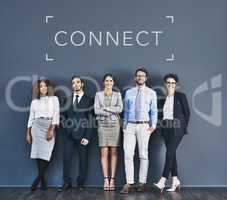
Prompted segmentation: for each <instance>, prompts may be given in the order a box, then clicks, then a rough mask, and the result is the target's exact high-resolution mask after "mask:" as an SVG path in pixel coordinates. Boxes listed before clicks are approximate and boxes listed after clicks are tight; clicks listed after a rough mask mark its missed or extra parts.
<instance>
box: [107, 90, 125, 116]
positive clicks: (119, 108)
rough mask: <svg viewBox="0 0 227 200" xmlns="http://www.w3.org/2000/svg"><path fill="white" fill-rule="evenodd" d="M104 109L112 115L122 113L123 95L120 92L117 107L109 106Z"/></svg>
mask: <svg viewBox="0 0 227 200" xmlns="http://www.w3.org/2000/svg"><path fill="white" fill-rule="evenodd" d="M104 109H105V110H106V111H107V112H111V113H121V112H122V109H123V102H122V97H121V93H120V92H118V94H117V105H116V106H108V107H105V108H104Z"/></svg>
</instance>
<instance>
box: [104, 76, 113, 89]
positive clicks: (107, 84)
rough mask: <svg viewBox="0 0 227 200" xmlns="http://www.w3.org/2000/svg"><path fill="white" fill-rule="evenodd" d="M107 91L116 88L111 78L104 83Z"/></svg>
mask: <svg viewBox="0 0 227 200" xmlns="http://www.w3.org/2000/svg"><path fill="white" fill-rule="evenodd" d="M103 84H104V87H105V89H112V88H113V86H114V80H113V78H112V77H111V76H107V77H106V78H105V80H104V82H103Z"/></svg>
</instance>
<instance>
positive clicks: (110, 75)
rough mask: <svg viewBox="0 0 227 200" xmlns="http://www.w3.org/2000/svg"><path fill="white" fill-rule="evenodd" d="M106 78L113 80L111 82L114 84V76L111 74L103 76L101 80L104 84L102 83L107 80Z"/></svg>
mask: <svg viewBox="0 0 227 200" xmlns="http://www.w3.org/2000/svg"><path fill="white" fill-rule="evenodd" d="M107 77H110V78H112V79H113V81H114V82H115V78H114V75H113V74H110V73H108V74H105V75H104V76H103V78H102V82H104V81H105V80H106V78H107Z"/></svg>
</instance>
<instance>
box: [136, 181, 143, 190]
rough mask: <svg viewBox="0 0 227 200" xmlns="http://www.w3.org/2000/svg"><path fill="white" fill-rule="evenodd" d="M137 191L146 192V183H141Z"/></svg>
mask: <svg viewBox="0 0 227 200" xmlns="http://www.w3.org/2000/svg"><path fill="white" fill-rule="evenodd" d="M136 191H137V192H144V191H145V184H144V183H139V185H138V188H137V190H136Z"/></svg>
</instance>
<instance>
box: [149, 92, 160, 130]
mask: <svg viewBox="0 0 227 200" xmlns="http://www.w3.org/2000/svg"><path fill="white" fill-rule="evenodd" d="M157 121H158V108H157V95H156V92H154V94H153V95H152V101H151V104H150V122H149V124H150V126H151V127H152V128H156V126H157Z"/></svg>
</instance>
